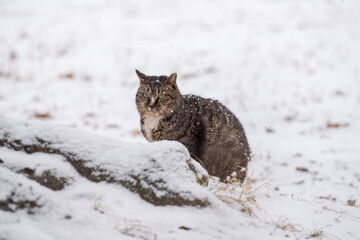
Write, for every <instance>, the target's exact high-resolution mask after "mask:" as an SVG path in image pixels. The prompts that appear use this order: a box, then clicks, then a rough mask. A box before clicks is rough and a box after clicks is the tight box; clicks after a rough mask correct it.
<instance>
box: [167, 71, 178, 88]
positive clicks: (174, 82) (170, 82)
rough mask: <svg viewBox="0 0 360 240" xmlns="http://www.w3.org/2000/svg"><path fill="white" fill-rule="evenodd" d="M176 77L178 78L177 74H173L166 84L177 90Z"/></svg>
mask: <svg viewBox="0 0 360 240" xmlns="http://www.w3.org/2000/svg"><path fill="white" fill-rule="evenodd" d="M176 77H177V74H176V73H173V74H171V75H170V76H169V77H168V78H167V79H166V80H165V83H167V84H169V85H171V86H174V87H175V88H176Z"/></svg>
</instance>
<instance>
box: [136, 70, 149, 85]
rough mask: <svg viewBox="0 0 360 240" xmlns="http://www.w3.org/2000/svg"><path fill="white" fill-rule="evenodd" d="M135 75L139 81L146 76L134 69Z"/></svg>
mask: <svg viewBox="0 0 360 240" xmlns="http://www.w3.org/2000/svg"><path fill="white" fill-rule="evenodd" d="M135 72H136V75H137V76H138V78H139V79H140V81H141V82H143V81H144V80H145V78H146V75H145V74H143V73H142V72H140V71H139V70H137V69H135Z"/></svg>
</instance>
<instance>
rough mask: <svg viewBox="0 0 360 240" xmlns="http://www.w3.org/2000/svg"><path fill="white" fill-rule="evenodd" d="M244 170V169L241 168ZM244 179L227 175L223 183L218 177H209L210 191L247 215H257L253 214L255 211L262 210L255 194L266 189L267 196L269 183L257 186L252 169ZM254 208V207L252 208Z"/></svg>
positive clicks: (266, 194) (267, 194)
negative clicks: (210, 182) (240, 179)
mask: <svg viewBox="0 0 360 240" xmlns="http://www.w3.org/2000/svg"><path fill="white" fill-rule="evenodd" d="M243 171H246V169H243ZM247 175H248V176H247V177H246V179H245V180H244V181H243V182H241V181H239V180H238V179H237V178H236V177H235V176H233V177H228V179H227V180H226V181H225V183H222V182H219V180H218V178H215V177H210V179H211V181H212V184H211V186H210V191H211V192H212V193H213V194H214V195H215V196H216V197H217V198H218V199H220V200H221V201H223V202H225V203H226V204H228V205H229V206H230V207H232V208H235V209H238V210H240V211H241V212H243V213H247V214H248V215H249V216H255V217H257V218H258V216H257V215H256V214H255V211H254V210H255V209H256V210H257V211H260V212H261V211H263V209H262V208H260V206H259V205H258V204H257V201H256V197H255V194H256V193H257V192H259V191H260V190H266V192H265V196H267V197H268V196H269V185H270V184H269V183H263V184H261V185H259V186H257V184H256V180H255V178H254V177H253V176H254V170H252V171H251V173H250V174H247ZM254 208H255V209H254Z"/></svg>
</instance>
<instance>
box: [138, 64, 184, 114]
mask: <svg viewBox="0 0 360 240" xmlns="http://www.w3.org/2000/svg"><path fill="white" fill-rule="evenodd" d="M135 71H136V75H137V76H138V77H139V79H140V86H139V89H138V91H137V93H136V106H137V108H138V110H139V112H140V113H142V114H151V115H157V116H169V115H170V114H172V113H173V112H174V111H175V110H176V107H177V103H178V102H179V100H181V99H182V97H181V94H180V91H179V89H178V87H177V85H176V77H177V75H176V73H173V74H171V75H170V76H147V75H145V74H144V73H142V72H140V71H138V70H135Z"/></svg>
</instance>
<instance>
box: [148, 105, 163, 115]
mask: <svg viewBox="0 0 360 240" xmlns="http://www.w3.org/2000/svg"><path fill="white" fill-rule="evenodd" d="M146 110H147V112H148V113H150V114H151V115H155V116H158V115H159V113H160V112H159V111H158V110H156V109H155V108H151V107H147V108H146Z"/></svg>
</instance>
